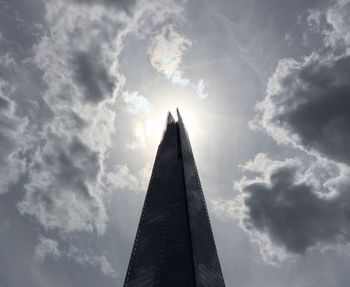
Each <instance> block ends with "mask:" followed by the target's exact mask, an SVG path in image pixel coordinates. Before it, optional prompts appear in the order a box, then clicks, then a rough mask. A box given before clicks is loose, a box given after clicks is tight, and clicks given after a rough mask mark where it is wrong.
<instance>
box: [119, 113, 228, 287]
mask: <svg viewBox="0 0 350 287" xmlns="http://www.w3.org/2000/svg"><path fill="white" fill-rule="evenodd" d="M178 117H179V121H178V122H175V121H174V119H173V117H172V116H171V114H169V115H168V120H167V125H166V129H165V132H164V134H163V138H162V140H161V143H160V145H159V147H158V151H157V155H156V160H155V163H154V167H153V171H152V176H151V180H150V184H149V187H148V191H147V195H146V199H145V203H144V207H143V210H142V214H141V219H140V223H139V226H138V230H137V234H136V239H135V243H134V247H133V251H132V254H131V258H130V262H129V267H128V271H127V275H126V278H125V282H124V286H125V287H134V286H138V287H142V286H164V287H172V286H174V287H175V286H184V287H187V286H188V287H191V286H219V287H220V286H225V285H224V280H223V277H222V273H221V268H220V263H219V259H218V256H217V252H216V247H215V242H214V237H213V234H212V230H211V226H210V221H209V216H208V212H207V208H206V204H205V199H204V195H203V192H202V188H201V185H200V181H199V177H198V172H197V168H196V165H195V161H194V157H193V153H192V149H191V146H190V142H189V139H188V136H187V132H186V130H185V127H184V125H183V122H182V120H181V117H180V115H179V114H178Z"/></svg>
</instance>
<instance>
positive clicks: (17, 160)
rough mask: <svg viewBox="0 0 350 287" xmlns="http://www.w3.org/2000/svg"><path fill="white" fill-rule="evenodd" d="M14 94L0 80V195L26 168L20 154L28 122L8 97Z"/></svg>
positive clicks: (11, 89)
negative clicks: (17, 113) (19, 115)
mask: <svg viewBox="0 0 350 287" xmlns="http://www.w3.org/2000/svg"><path fill="white" fill-rule="evenodd" d="M0 64H2V63H0ZM0 67H1V65H0ZM12 92H13V87H12V86H11V85H9V84H8V83H7V82H5V81H4V80H2V79H1V78H0V194H1V193H5V192H7V191H8V187H9V184H11V183H14V182H16V181H17V180H18V178H19V175H20V174H21V173H22V172H23V171H24V168H25V159H23V157H21V156H20V152H21V151H23V148H24V143H25V128H26V125H27V124H28V120H27V119H26V118H20V117H18V116H17V115H16V105H15V102H14V101H12V100H11V99H10V98H9V97H8V96H7V95H6V94H11V93H12Z"/></svg>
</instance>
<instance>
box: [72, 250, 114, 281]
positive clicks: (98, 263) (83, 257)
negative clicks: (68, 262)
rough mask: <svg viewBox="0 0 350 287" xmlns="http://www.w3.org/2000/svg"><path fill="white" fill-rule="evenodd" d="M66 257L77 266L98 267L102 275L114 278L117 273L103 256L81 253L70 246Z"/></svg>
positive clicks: (87, 252)
mask: <svg viewBox="0 0 350 287" xmlns="http://www.w3.org/2000/svg"><path fill="white" fill-rule="evenodd" d="M66 256H67V257H68V258H71V259H73V260H74V261H76V262H77V263H79V264H82V265H90V266H93V267H98V268H99V269H100V271H101V273H103V274H104V275H108V276H112V277H116V276H118V273H117V272H116V271H115V270H114V268H113V267H112V265H111V264H110V262H109V261H108V260H107V258H106V257H105V256H104V255H96V254H93V253H92V252H91V251H83V250H81V249H78V248H77V247H76V246H74V245H71V246H70V248H69V250H68V252H67V254H66Z"/></svg>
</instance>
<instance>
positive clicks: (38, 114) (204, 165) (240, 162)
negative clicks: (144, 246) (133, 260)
mask: <svg viewBox="0 0 350 287" xmlns="http://www.w3.org/2000/svg"><path fill="white" fill-rule="evenodd" d="M349 75H350V1H349V0H309V1H304V0H295V1H287V0H265V1H257V0H217V1H209V0H201V1H199V0H175V1H174V0H147V1H145V0H16V1H13V0H0V258H1V262H0V287H12V286H16V287H18V286H27V287H37V286H48V287H61V286H66V287H73V286H86V287H93V286H106V287H108V286H122V284H123V281H124V278H125V273H126V269H127V265H128V262H129V258H130V254H131V248H132V245H133V242H134V238H135V234H136V229H137V224H138V221H139V218H140V214H141V209H142V205H143V201H144V198H145V193H146V190H147V185H148V181H149V178H150V173H151V168H152V165H153V162H154V158H155V154H156V150H157V146H158V144H159V141H160V139H161V136H162V132H163V129H164V126H165V120H166V115H167V112H168V111H169V110H170V111H172V112H174V111H175V109H176V107H179V109H180V112H181V113H182V116H183V119H184V122H185V125H186V127H187V129H188V133H189V137H190V140H191V143H192V148H193V151H194V156H195V159H196V162H197V167H198V170H199V175H200V178H201V182H202V186H203V190H204V194H205V197H206V202H207V205H208V211H209V215H210V219H211V223H212V228H213V232H214V237H215V241H216V245H217V250H218V255H219V258H220V262H221V267H222V271H223V275H224V278H225V281H226V285H227V286H240V287H253V286H269V287H273V286H276V287H277V286H278V287H280V286H287V287H312V286H317V287H329V286H339V287H341V286H344V287H345V286H348V282H349V280H350V149H349V146H350V78H349Z"/></svg>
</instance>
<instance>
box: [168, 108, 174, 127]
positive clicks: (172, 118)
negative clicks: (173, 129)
mask: <svg viewBox="0 0 350 287" xmlns="http://www.w3.org/2000/svg"><path fill="white" fill-rule="evenodd" d="M173 122H175V120H174V117H173V115H172V114H171V112H170V111H169V112H168V118H167V123H168V124H170V123H173Z"/></svg>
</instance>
